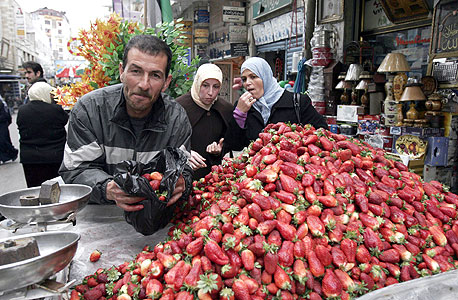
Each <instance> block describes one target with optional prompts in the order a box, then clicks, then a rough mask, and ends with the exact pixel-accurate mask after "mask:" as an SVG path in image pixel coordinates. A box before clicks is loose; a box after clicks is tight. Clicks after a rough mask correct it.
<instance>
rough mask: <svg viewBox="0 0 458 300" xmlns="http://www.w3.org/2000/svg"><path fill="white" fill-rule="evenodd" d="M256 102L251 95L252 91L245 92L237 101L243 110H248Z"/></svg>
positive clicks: (238, 106)
mask: <svg viewBox="0 0 458 300" xmlns="http://www.w3.org/2000/svg"><path fill="white" fill-rule="evenodd" d="M255 102H256V99H255V98H254V97H253V95H251V93H250V92H245V93H243V95H242V96H240V98H239V102H238V103H237V108H238V109H239V110H240V111H241V112H244V113H246V112H248V111H249V110H250V108H251V106H252V105H253V104H254V103H255Z"/></svg>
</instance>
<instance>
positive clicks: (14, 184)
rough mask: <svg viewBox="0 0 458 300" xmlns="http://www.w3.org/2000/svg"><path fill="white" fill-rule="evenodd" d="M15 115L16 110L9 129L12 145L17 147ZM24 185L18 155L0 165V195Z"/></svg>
mask: <svg viewBox="0 0 458 300" xmlns="http://www.w3.org/2000/svg"><path fill="white" fill-rule="evenodd" d="M16 116H17V110H16V111H15V112H14V114H13V122H12V123H11V125H10V127H9V130H10V135H11V141H12V142H13V145H14V147H16V148H17V149H19V131H18V129H17V125H16ZM26 187H27V185H26V183H25V178H24V171H23V170H22V165H21V164H20V163H19V156H18V158H17V159H16V161H14V162H8V163H6V164H2V165H0V195H2V194H4V193H7V192H12V191H16V190H19V189H25V188H26Z"/></svg>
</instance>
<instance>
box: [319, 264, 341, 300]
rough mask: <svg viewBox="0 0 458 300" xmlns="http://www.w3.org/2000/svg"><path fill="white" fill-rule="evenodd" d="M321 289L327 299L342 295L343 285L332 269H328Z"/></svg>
mask: <svg viewBox="0 0 458 300" xmlns="http://www.w3.org/2000/svg"><path fill="white" fill-rule="evenodd" d="M321 287H322V289H323V293H324V295H325V296H326V297H338V296H340V294H341V293H342V283H341V282H340V280H339V279H338V278H337V276H336V275H335V274H334V271H333V270H331V269H326V274H325V275H324V278H323V281H322V282H321Z"/></svg>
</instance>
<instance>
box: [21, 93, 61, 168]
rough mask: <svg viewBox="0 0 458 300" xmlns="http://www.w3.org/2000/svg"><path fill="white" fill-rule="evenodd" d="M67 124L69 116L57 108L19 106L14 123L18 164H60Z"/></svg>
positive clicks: (35, 103) (39, 103)
mask: <svg viewBox="0 0 458 300" xmlns="http://www.w3.org/2000/svg"><path fill="white" fill-rule="evenodd" d="M67 121H68V114H67V113H66V112H65V111H64V110H63V109H62V107H61V106H60V105H57V104H49V103H46V102H43V101H39V100H34V101H30V102H29V103H27V104H26V105H21V106H20V107H19V111H18V114H17V120H16V124H17V126H18V129H19V135H20V139H19V143H20V148H19V149H20V158H21V163H24V164H51V163H56V164H60V163H61V162H62V158H63V156H64V147H65V141H66V137H67V133H66V131H65V124H67Z"/></svg>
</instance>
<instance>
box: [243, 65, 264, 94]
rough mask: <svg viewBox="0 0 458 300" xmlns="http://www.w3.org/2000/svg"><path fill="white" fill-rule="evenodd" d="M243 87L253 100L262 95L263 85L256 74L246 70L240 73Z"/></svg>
mask: <svg viewBox="0 0 458 300" xmlns="http://www.w3.org/2000/svg"><path fill="white" fill-rule="evenodd" d="M242 81H243V87H244V88H245V89H246V90H247V91H248V92H250V94H251V95H253V97H254V98H255V99H259V98H261V97H262V96H263V95H264V83H263V82H262V79H261V78H259V77H258V76H257V75H256V74H254V73H253V72H251V71H250V70H248V69H246V70H245V71H243V72H242Z"/></svg>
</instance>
